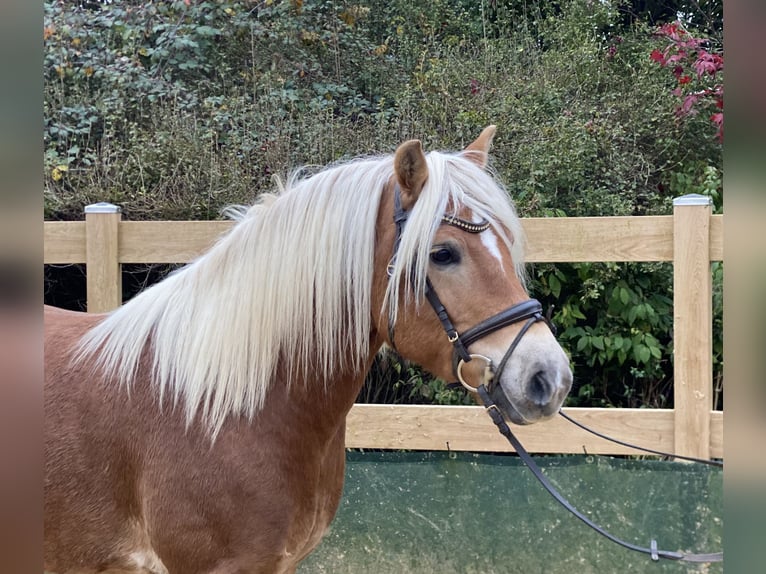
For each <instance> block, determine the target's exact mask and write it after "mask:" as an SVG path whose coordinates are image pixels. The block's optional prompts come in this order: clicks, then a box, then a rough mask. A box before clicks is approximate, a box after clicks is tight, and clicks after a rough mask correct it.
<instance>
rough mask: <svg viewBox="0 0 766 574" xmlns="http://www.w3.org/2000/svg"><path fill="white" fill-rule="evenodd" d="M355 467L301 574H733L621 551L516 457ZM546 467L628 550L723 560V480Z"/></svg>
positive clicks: (360, 462) (645, 463)
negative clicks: (717, 554) (655, 549)
mask: <svg viewBox="0 0 766 574" xmlns="http://www.w3.org/2000/svg"><path fill="white" fill-rule="evenodd" d="M347 461H348V465H347V469H346V484H345V488H344V495H343V500H342V502H341V505H340V508H339V510H338V514H337V516H336V518H335V520H334V522H333V523H332V527H331V530H330V533H329V534H328V535H327V536H326V537H325V539H324V540H323V541H322V543H321V544H320V546H319V547H318V548H317V550H316V551H315V552H314V553H313V554H312V555H311V556H309V558H308V559H307V560H306V561H304V563H303V564H302V565H301V567H300V568H299V569H298V572H299V573H300V574H320V573H321V574H324V573H332V574H343V573H375V574H387V573H397V574H399V573H403V572H417V573H423V574H428V573H437V572H438V573H440V574H451V573H461V574H473V573H482V574H492V573H516V572H518V573H522V572H523V573H525V574H534V573H538V572H539V573H545V574H549V573H551V572H571V573H573V574H575V573H576V574H581V573H582V574H585V573H591V572H593V573H596V572H598V573H611V572H615V573H618V572H619V573H621V574H622V573H634V572H635V573H638V572H641V573H643V572H657V573H663V574H664V573H670V572H682V573H689V572H710V573H718V572H723V567H722V566H721V565H720V564H713V565H688V564H683V563H679V562H668V561H661V562H652V561H651V559H650V558H649V557H647V556H645V555H643V554H638V553H635V552H631V551H629V550H624V549H622V548H620V547H618V546H616V545H615V544H613V543H612V542H609V541H608V540H606V539H604V538H602V537H600V536H599V535H597V534H596V533H595V532H593V531H592V530H590V529H588V528H587V527H586V526H585V525H584V524H582V523H581V522H580V521H579V520H577V519H576V518H574V517H573V516H571V515H570V514H568V513H567V512H566V511H565V510H564V509H563V508H562V507H561V506H559V505H558V503H556V502H555V501H554V500H553V499H552V498H551V497H550V496H549V495H548V494H547V493H546V492H545V491H544V490H543V488H542V487H541V486H540V484H539V483H538V482H537V481H536V479H535V478H534V477H533V476H532V473H531V472H529V469H527V468H526V467H525V466H524V465H523V464H522V463H521V462H520V461H519V459H518V458H517V457H513V456H499V455H486V454H482V455H476V454H468V453H459V454H454V453H453V454H451V455H450V454H447V453H397V452H382V453H381V452H378V453H358V452H351V453H348V457H347ZM538 462H539V464H540V466H541V467H542V468H543V469H544V470H545V473H546V474H547V475H548V477H549V478H550V479H551V480H552V481H553V482H554V484H556V485H557V486H558V488H559V489H560V490H561V492H562V494H563V495H564V496H565V497H567V498H568V499H569V500H570V502H572V503H573V504H574V505H575V506H576V507H577V508H579V509H580V510H581V511H583V512H585V513H586V514H587V515H588V516H589V517H590V518H591V519H593V520H594V521H595V522H596V523H598V524H601V525H602V526H604V527H606V528H607V529H608V530H609V531H611V532H612V533H613V534H615V535H616V536H619V537H620V538H622V539H624V540H626V541H628V542H632V543H634V544H639V545H641V546H648V545H649V541H650V540H651V539H652V538H655V539H656V540H657V541H658V544H659V547H660V548H662V549H665V550H684V551H692V552H714V551H718V550H721V549H722V532H723V521H722V518H721V517H722V515H723V500H722V499H723V473H722V471H721V470H720V469H715V468H709V467H704V466H701V465H688V464H681V463H671V462H663V461H655V460H641V461H638V460H622V459H614V458H609V457H591V456H585V455H582V456H581V455H577V456H566V457H539V458H538Z"/></svg>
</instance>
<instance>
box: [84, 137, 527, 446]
mask: <svg viewBox="0 0 766 574" xmlns="http://www.w3.org/2000/svg"><path fill="white" fill-rule="evenodd" d="M426 158H427V165H428V170H429V176H428V180H427V182H426V185H425V187H424V188H423V190H422V192H421V194H420V197H419V199H418V201H417V202H416V203H415V206H414V207H413V209H412V212H411V214H410V218H409V221H408V223H407V226H406V227H405V230H404V234H403V236H402V241H401V244H400V247H399V251H398V253H397V256H396V259H395V267H394V271H393V275H392V277H391V279H390V280H389V285H388V289H387V292H386V305H385V306H384V309H383V310H372V309H371V293H372V278H373V263H374V249H375V236H376V233H375V226H376V220H377V216H378V207H379V205H380V201H381V194H382V191H383V189H384V188H385V187H386V184H387V183H389V181H390V180H391V178H392V177H393V158H392V156H385V157H375V158H364V159H357V160H353V161H349V162H346V163H341V164H338V165H335V166H331V167H328V168H326V169H324V170H322V171H320V172H318V173H317V174H315V175H312V176H310V177H306V178H303V177H301V175H300V173H296V174H294V175H293V176H292V177H291V178H290V179H289V180H288V181H287V183H286V185H285V186H284V187H283V189H281V190H280V191H279V193H278V194H277V195H276V196H273V195H269V196H267V197H268V199H267V200H265V201H260V202H258V203H256V204H255V205H253V206H252V207H250V208H248V209H242V210H241V211H240V212H239V214H238V215H237V217H236V218H237V219H238V221H237V223H236V224H235V225H234V226H233V227H232V229H231V230H230V231H229V232H228V233H227V234H226V235H224V236H223V237H222V238H221V239H220V240H219V241H218V242H217V243H216V244H215V245H214V246H213V247H212V249H210V251H208V252H207V253H206V254H204V255H202V256H201V257H200V258H198V259H197V260H195V261H193V262H192V263H190V264H188V265H186V266H185V267H183V268H181V269H179V270H177V271H175V272H174V273H172V274H171V275H169V276H168V277H167V278H166V279H164V280H163V281H161V282H159V283H157V284H155V285H153V286H152V287H150V288H148V289H146V290H145V291H143V292H142V293H140V294H139V295H137V296H136V297H134V298H133V299H131V300H130V301H128V302H127V303H126V304H125V305H123V306H122V307H120V308H119V309H117V310H115V311H113V312H111V313H110V314H109V315H108V316H107V317H106V318H105V319H104V320H103V321H102V322H100V323H99V324H98V325H97V326H96V327H94V328H93V329H92V330H90V331H89V332H88V333H87V334H86V335H85V336H84V337H83V339H82V341H81V342H80V347H79V352H78V355H77V360H84V359H88V358H90V359H93V360H94V365H95V367H96V368H99V369H102V370H103V373H104V374H105V375H107V376H111V377H115V378H116V379H118V380H119V381H121V382H122V383H123V384H124V385H127V386H128V387H129V386H130V385H131V384H132V382H133V380H134V378H135V374H136V372H137V368H138V365H139V361H140V359H141V357H142V354H143V353H144V352H145V350H148V351H149V353H150V356H151V358H152V368H153V376H154V383H155V385H156V389H157V392H158V393H159V400H160V401H162V400H163V398H165V397H167V396H170V397H172V400H173V404H174V405H178V404H179V403H180V404H182V405H183V408H184V410H185V415H186V421H187V425H188V424H191V422H192V421H193V420H194V419H195V417H196V416H197V415H201V416H202V418H203V420H204V422H205V424H206V425H207V427H208V429H209V431H210V434H211V436H212V437H213V439H214V438H215V436H216V435H217V433H218V432H219V430H220V428H221V426H222V425H223V423H224V421H225V420H226V417H227V416H229V415H236V416H242V415H244V416H247V417H253V416H255V415H256V413H257V412H258V411H259V410H260V409H261V408H262V407H263V404H264V399H265V396H266V394H267V392H268V389H269V386H270V385H271V383H272V382H273V381H274V378H275V377H274V375H275V374H276V371H277V368H278V367H280V366H282V367H284V368H285V371H284V372H288V373H298V372H301V371H302V370H303V371H304V372H305V370H306V369H307V368H310V369H313V370H312V373H313V376H314V378H315V379H316V380H318V381H322V382H323V383H324V385H325V387H327V385H329V384H331V382H332V376H333V373H334V372H337V370H338V369H339V367H343V369H344V370H346V371H348V369H352V370H359V369H361V368H362V365H363V364H364V361H365V359H366V358H367V357H368V355H369V352H370V349H369V341H370V339H369V337H370V332H371V328H372V326H371V321H372V316H373V313H376V312H380V313H385V310H386V309H387V310H388V313H389V316H390V319H391V320H395V319H396V315H397V313H399V312H400V309H399V302H400V300H401V299H400V295H401V294H400V290H401V288H402V286H405V293H404V296H406V297H409V296H411V294H412V293H411V290H412V289H413V287H411V286H413V285H414V289H415V291H416V292H418V293H422V289H423V285H424V281H425V276H426V268H427V262H428V250H429V249H430V246H431V243H432V240H433V236H434V234H435V232H436V229H437V228H438V226H439V222H440V219H441V216H442V215H444V214H445V212H446V211H447V210H448V206H453V211H454V210H456V209H458V208H459V206H465V207H467V208H469V209H471V210H472V211H473V213H474V215H475V216H477V217H484V218H486V219H488V220H489V221H490V222H491V223H492V225H493V228H494V229H495V231H496V233H498V235H499V236H500V238H501V239H502V240H503V241H504V242H505V243H506V245H508V247H509V248H510V249H511V251H512V254H513V257H514V262H515V263H516V267H517V273H518V274H519V276H520V277H523V271H522V269H523V238H522V230H521V226H520V223H519V220H518V218H517V217H516V214H515V212H514V209H513V206H512V204H511V202H510V200H509V198H508V195H507V193H506V192H505V190H504V189H503V188H502V187H501V186H500V185H499V184H498V182H497V181H496V180H495V178H494V177H493V176H492V175H490V174H489V173H487V172H486V171H485V170H483V169H480V168H479V167H477V166H476V165H475V164H474V163H472V162H470V161H468V160H467V159H466V158H465V157H464V156H463V155H461V154H445V153H439V152H431V153H429V154H428V155H427V156H426ZM287 384H290V381H287Z"/></svg>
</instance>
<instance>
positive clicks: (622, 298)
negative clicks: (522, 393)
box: [44, 0, 722, 406]
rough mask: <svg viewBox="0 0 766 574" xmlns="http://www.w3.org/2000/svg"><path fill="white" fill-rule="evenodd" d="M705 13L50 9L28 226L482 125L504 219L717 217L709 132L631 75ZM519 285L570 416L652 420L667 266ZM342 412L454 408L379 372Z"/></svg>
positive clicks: (216, 195)
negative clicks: (557, 363) (390, 404)
mask: <svg viewBox="0 0 766 574" xmlns="http://www.w3.org/2000/svg"><path fill="white" fill-rule="evenodd" d="M720 4H721V3H720V0H705V1H703V2H693V3H688V2H685V1H683V0H680V1H678V2H671V1H662V2H654V3H646V2H628V1H625V0H606V1H599V2H593V1H590V0H573V1H571V2H554V1H546V0H538V1H536V2H532V3H529V2H521V1H519V0H497V1H493V2H474V1H471V0H460V1H457V2H455V1H448V0H436V1H433V2H428V3H427V9H424V4H423V3H419V2H411V1H409V2H406V1H403V0H387V1H382V0H359V1H357V2H353V1H344V2H326V1H325V0H282V1H279V0H265V1H262V2H253V1H250V0H217V1H213V0H203V1H196V2H188V3H187V2H185V1H172V2H152V1H149V2H129V1H116V0H115V1H113V2H110V3H97V2H64V1H48V2H46V3H45V23H44V26H45V28H44V41H45V59H44V82H45V83H44V89H45V98H44V105H45V107H44V144H45V150H44V169H45V215H46V217H48V218H50V219H80V218H81V217H82V215H81V214H82V207H83V206H84V205H86V204H88V203H92V202H95V201H104V200H106V201H112V202H114V203H118V204H120V205H121V206H122V208H123V213H124V215H125V217H126V218H128V219H188V218H191V219H197V218H204V219H207V218H214V217H217V216H218V214H219V213H220V210H221V208H222V207H224V206H225V205H228V204H230V203H242V202H250V201H252V199H253V197H254V196H255V195H257V194H258V193H260V192H261V191H262V190H268V189H270V188H271V186H272V184H271V178H272V177H273V176H274V175H275V174H277V175H284V174H285V173H286V172H287V171H289V170H290V169H291V168H293V167H296V166H300V165H304V164H316V165H324V164H326V163H329V162H332V161H335V160H337V159H339V158H341V157H349V156H355V155H359V154H364V153H371V152H379V151H390V150H393V149H394V147H395V146H396V145H397V144H398V143H399V142H401V141H402V140H404V139H407V138H410V137H419V138H421V139H422V140H424V143H425V145H426V147H427V148H431V149H433V148H440V149H455V148H459V147H461V146H462V145H464V144H465V143H467V142H468V141H470V140H471V139H472V138H474V137H475V136H476V134H478V133H479V131H480V130H481V129H482V128H483V127H484V126H486V125H487V124H489V123H496V124H498V127H499V130H498V136H497V137H496V139H495V144H494V148H493V154H492V161H493V168H494V169H495V170H496V171H497V172H498V174H499V176H500V178H501V179H502V180H503V181H504V182H505V183H506V186H507V188H508V190H509V192H510V193H511V195H512V197H513V198H514V200H515V201H516V203H517V207H518V208H519V211H520V213H521V214H522V215H525V216H600V215H643V214H665V213H669V212H670V209H671V201H672V198H673V197H676V196H678V195H682V194H685V193H690V192H696V193H704V194H707V195H709V196H710V197H712V198H713V199H714V201H715V206H716V209H717V210H718V211H720V209H721V205H722V187H721V177H722V162H721V145H720V142H719V141H718V140H717V139H716V126H715V125H711V123H710V121H709V117H707V116H706V115H705V114H696V115H686V116H684V117H679V115H678V114H677V113H676V109H677V107H678V104H679V98H678V97H677V96H676V95H674V93H673V92H674V90H676V89H677V88H678V87H679V80H678V78H677V77H676V76H675V75H674V74H670V73H668V68H667V67H666V68H663V67H661V66H658V65H657V60H656V57H655V59H654V60H653V59H652V57H651V56H652V54H653V53H654V52H655V51H658V52H659V53H662V54H663V55H664V54H665V53H666V52H665V51H666V50H667V47H668V44H667V37H663V36H662V35H657V34H656V32H657V27H656V24H657V23H658V22H662V21H668V20H674V19H676V17H677V15H678V13H682V15H683V14H685V16H684V18H686V23H685V30H687V31H688V32H689V34H690V35H692V36H693V37H695V38H697V37H705V38H710V42H711V45H715V46H720V40H721V31H722V30H721V25H720ZM695 26H698V27H699V30H700V31H698V29H697V28H695ZM717 53H718V52H717ZM668 55H670V52H668ZM668 57H669V56H668ZM716 81H718V80H716ZM714 271H715V298H714V303H715V306H716V314H715V334H716V339H715V349H714V351H715V355H716V361H717V362H716V380H718V381H720V372H721V369H720V357H721V352H720V350H721V329H720V308H721V297H720V289H721V277H722V267H721V266H720V265H716V266H715V267H714ZM532 279H533V280H532V285H531V287H532V291H533V295H534V296H536V297H538V298H539V299H541V300H542V301H543V303H544V304H546V305H548V304H554V305H555V314H554V320H555V321H556V322H557V323H558V324H559V326H560V330H561V340H562V343H563V344H564V345H565V347H566V348H568V350H569V351H570V353H571V355H572V360H573V363H574V365H575V371H576V375H575V376H576V383H575V385H576V386H575V389H574V391H573V393H572V398H571V402H572V404H577V405H582V406H587V405H615V406H628V405H630V406H635V405H651V406H670V405H671V402H672V396H671V394H670V393H669V392H668V389H669V388H670V384H671V382H672V365H671V362H670V357H671V356H672V325H671V324H670V322H669V317H670V313H669V311H668V309H669V305H670V302H671V300H672V279H671V270H670V267H669V266H667V265H658V264H614V263H602V264H568V265H538V266H536V267H535V268H534V269H533V272H532ZM362 395H363V398H366V399H368V400H386V401H409V402H439V403H448V404H452V403H460V402H463V401H465V400H467V399H465V397H463V395H462V394H460V392H458V391H451V390H449V389H447V388H446V387H445V386H444V383H443V382H441V381H436V380H434V379H432V378H431V377H429V376H428V375H427V374H425V373H422V372H421V371H419V370H417V369H414V368H412V367H410V366H407V365H401V364H398V363H394V362H391V359H390V357H389V358H379V359H378V360H377V362H376V368H375V369H373V372H372V373H371V374H370V377H369V378H368V382H367V384H366V386H365V389H364V390H363V393H362Z"/></svg>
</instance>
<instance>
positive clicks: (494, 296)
mask: <svg viewBox="0 0 766 574" xmlns="http://www.w3.org/2000/svg"><path fill="white" fill-rule="evenodd" d="M494 133H495V127H494V126H489V127H488V128H486V129H485V130H484V131H483V132H482V133H481V135H480V136H479V137H478V138H477V139H476V140H475V141H474V142H472V143H471V144H470V145H468V146H467V148H466V149H464V150H462V151H461V152H456V153H439V152H430V153H428V154H425V153H424V151H423V148H422V146H421V143H420V142H419V141H417V140H411V141H407V142H405V143H403V144H401V145H400V146H399V147H398V148H397V150H396V152H395V154H394V155H388V156H381V157H372V158H369V157H368V158H360V159H356V160H351V161H347V162H345V163H340V164H338V165H333V166H330V167H327V168H325V169H323V170H320V171H318V172H317V173H315V174H314V175H310V176H302V175H300V174H299V175H294V176H293V177H291V178H290V179H289V180H288V181H287V182H286V183H285V184H284V185H281V186H279V187H280V188H281V189H279V190H278V192H277V193H275V194H269V195H268V197H267V198H266V199H262V200H261V201H260V202H258V203H256V204H255V205H254V206H252V207H250V208H249V209H245V208H240V209H239V210H238V211H237V214H236V219H238V222H237V223H236V224H235V225H234V226H233V227H232V229H231V230H230V232H228V233H227V234H225V235H224V236H223V237H222V238H221V239H220V240H219V241H218V242H217V243H216V244H215V245H214V246H213V247H212V248H211V249H210V251H208V252H207V253H206V254H204V255H202V256H200V257H199V258H198V259H197V260H195V261H194V262H192V263H190V264H189V265H187V266H185V267H183V268H181V269H179V270H177V271H175V272H174V273H172V274H171V275H169V276H168V277H167V278H165V279H164V280H163V281H161V282H159V283H157V284H156V285H154V286H152V287H150V288H148V289H146V290H145V291H143V292H142V293H140V294H139V295H137V296H136V297H134V298H133V299H132V300H130V301H128V302H127V303H125V304H124V305H123V306H122V307H120V308H119V309H116V310H115V311H113V312H111V313H108V314H83V313H75V312H70V311H63V310H59V309H54V308H48V309H46V313H45V358H46V371H45V377H46V379H45V393H46V394H45V456H46V461H45V465H46V469H45V471H46V472H45V521H44V528H45V543H44V569H45V570H46V571H49V572H57V573H61V574H63V573H67V572H76V573H95V572H109V573H118V572H143V573H153V574H160V573H168V572H171V573H182V574H195V573H215V574H229V573H239V572H250V573H253V572H257V573H269V574H272V573H286V572H295V571H296V569H297V566H298V564H299V562H300V561H301V560H302V559H303V558H305V557H306V556H307V555H308V554H309V553H310V552H311V551H312V550H313V549H314V548H315V547H316V546H317V544H318V543H319V541H320V540H321V538H322V536H323V535H324V534H325V532H326V531H327V529H328V525H329V524H330V522H331V520H332V518H333V516H334V514H335V512H336V509H337V507H338V504H339V501H340V497H341V490H342V487H343V476H344V465H345V449H344V439H345V419H346V414H347V413H348V412H349V410H350V409H351V407H352V405H353V403H354V399H355V398H356V396H357V394H358V392H359V391H360V389H361V387H362V385H363V382H364V377H365V374H366V372H367V371H368V369H369V368H370V366H371V364H372V361H373V359H374V356H375V355H376V353H377V352H378V351H379V350H380V349H381V347H383V346H385V345H388V346H389V347H392V348H394V349H395V350H396V351H397V352H398V353H399V354H400V355H401V356H402V357H404V358H406V359H408V360H410V361H412V362H414V363H417V364H419V365H421V366H422V367H423V368H425V369H427V370H428V371H430V372H431V373H433V374H435V375H437V376H439V377H442V378H444V379H445V380H454V379H455V378H456V377H458V378H459V379H460V380H461V381H462V382H463V383H464V384H466V385H467V386H469V388H471V389H473V388H474V387H476V386H477V385H479V384H480V383H481V382H482V381H483V382H486V383H488V384H489V385H490V389H491V396H492V398H493V400H494V401H495V402H496V403H497V406H498V408H500V410H501V412H502V413H503V414H504V416H505V417H506V418H507V419H508V420H509V421H511V422H513V423H518V424H528V423H533V422H535V421H540V420H544V419H546V418H549V417H551V416H552V415H554V414H555V413H556V412H557V411H558V409H559V407H560V406H561V404H562V402H563V400H564V398H565V396H566V394H567V393H568V392H569V389H570V386H571V381H572V374H571V371H570V369H569V361H568V358H567V356H566V354H565V353H564V351H563V350H562V349H561V347H560V346H559V345H558V344H557V342H556V339H555V337H554V336H553V334H552V333H551V331H550V329H549V328H548V326H547V325H546V324H545V323H546V322H545V321H544V320H542V321H541V320H539V319H541V318H542V315H541V313H540V309H539V304H538V303H537V302H536V301H534V300H531V299H529V296H528V294H527V292H526V290H525V287H524V284H523V235H522V228H521V225H520V222H519V219H518V218H517V216H516V213H515V210H514V207H513V205H512V202H511V200H510V199H509V197H508V195H507V192H506V191H505V190H504V189H503V187H502V186H501V185H500V184H499V183H498V181H497V180H496V178H495V177H494V176H493V175H492V174H491V173H490V172H489V171H488V170H487V168H486V162H487V154H488V151H489V147H490V143H491V141H492V138H493V136H494ZM434 311H436V312H434ZM445 331H446V335H447V336H446V337H445ZM469 335H470V336H469ZM511 351H512V354H511Z"/></svg>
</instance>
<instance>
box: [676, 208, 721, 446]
mask: <svg viewBox="0 0 766 574" xmlns="http://www.w3.org/2000/svg"><path fill="white" fill-rule="evenodd" d="M673 204H674V216H673V217H674V227H675V232H674V241H673V259H674V261H673V343H674V349H675V351H674V360H673V396H674V403H673V404H674V412H675V428H676V434H675V452H676V453H677V454H682V455H686V456H694V457H699V458H707V457H708V456H710V410H711V408H712V404H713V400H712V391H713V372H712V364H713V327H712V324H713V311H712V308H713V300H712V297H713V289H712V275H711V272H710V255H709V254H710V212H711V206H710V201H709V198H707V197H705V196H701V195H694V196H684V197H680V198H677V199H675V200H674V201H673Z"/></svg>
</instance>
